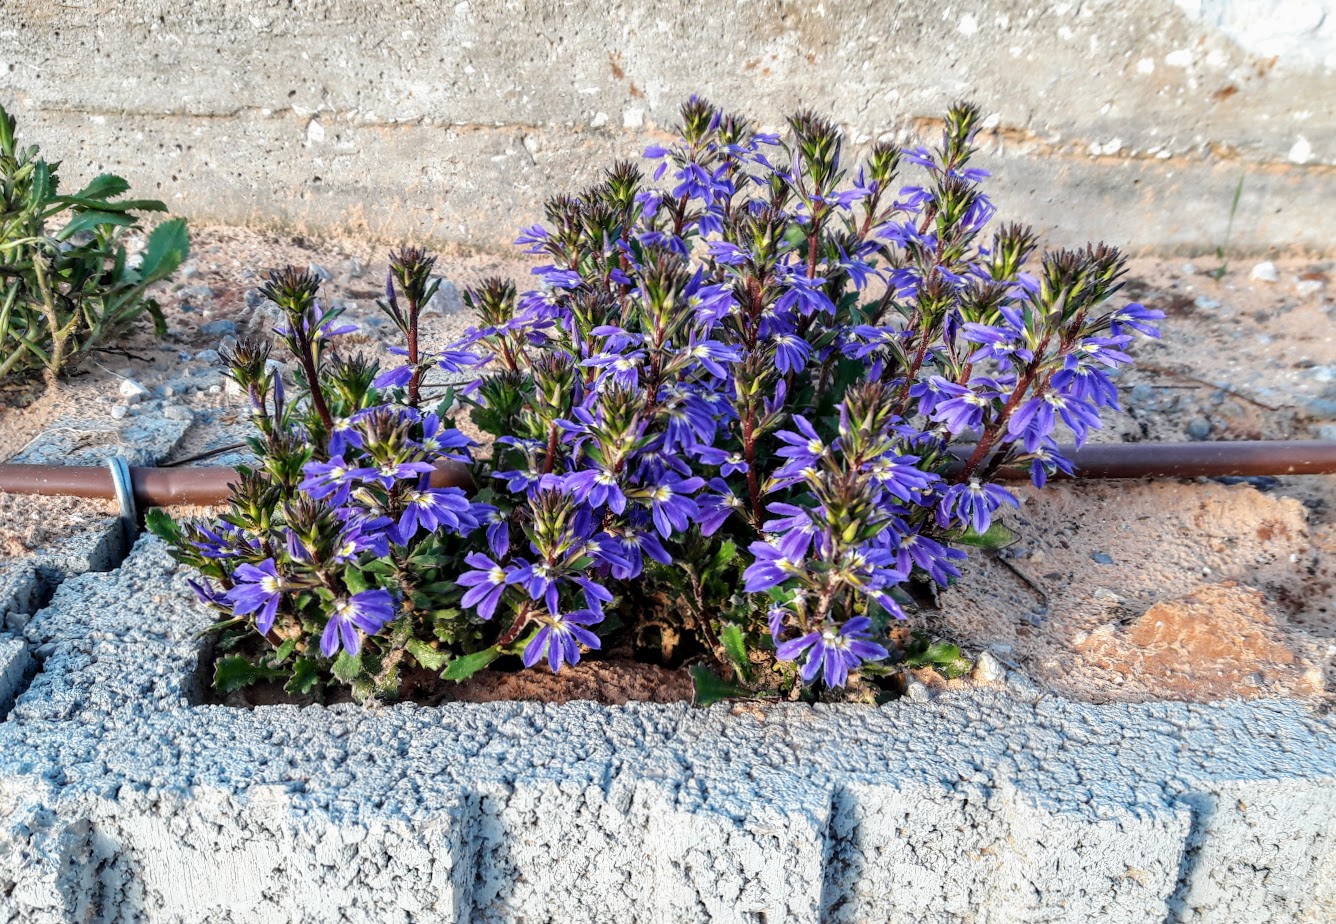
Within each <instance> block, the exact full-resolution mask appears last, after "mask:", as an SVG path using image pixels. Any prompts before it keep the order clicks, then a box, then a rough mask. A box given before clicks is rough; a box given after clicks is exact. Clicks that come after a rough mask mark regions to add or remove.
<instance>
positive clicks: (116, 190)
mask: <svg viewBox="0 0 1336 924" xmlns="http://www.w3.org/2000/svg"><path fill="white" fill-rule="evenodd" d="M129 189H130V184H129V183H128V182H126V181H125V180H124V179H122V178H121V177H118V176H116V175H114V174H111V173H104V174H102V175H101V176H98V177H96V178H95V179H94V180H93V182H91V183H89V184H88V185H87V186H85V187H84V188H83V189H81V190H79V191H78V192H77V193H75V194H74V195H73V196H71V197H70V198H73V199H110V198H111V197H112V196H119V195H120V194H121V193H123V192H127V191H128V190H129Z"/></svg>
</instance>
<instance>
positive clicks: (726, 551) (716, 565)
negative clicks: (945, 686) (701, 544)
mask: <svg viewBox="0 0 1336 924" xmlns="http://www.w3.org/2000/svg"><path fill="white" fill-rule="evenodd" d="M737 557H738V546H737V543H736V542H734V541H733V540H732V539H725V540H724V541H723V543H722V544H721V545H720V546H719V551H717V552H715V553H714V558H713V559H712V560H711V561H710V565H709V567H708V568H706V569H705V570H706V571H722V570H723V569H724V568H725V567H726V566H727V565H728V564H729V563H730V562H731V561H733V559H735V558H737Z"/></svg>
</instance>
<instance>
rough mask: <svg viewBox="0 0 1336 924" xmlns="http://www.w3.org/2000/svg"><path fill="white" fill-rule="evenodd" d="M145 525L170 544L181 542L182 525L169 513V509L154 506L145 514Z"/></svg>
mask: <svg viewBox="0 0 1336 924" xmlns="http://www.w3.org/2000/svg"><path fill="white" fill-rule="evenodd" d="M144 525H145V526H147V527H148V531H149V532H151V533H152V534H153V535H155V536H157V537H158V538H159V539H161V540H162V541H163V542H165V543H167V544H168V545H179V544H180V543H181V527H180V526H178V525H177V524H176V521H175V520H173V519H172V518H171V516H169V515H168V513H167V511H165V510H162V509H161V508H159V507H154V508H152V509H151V510H149V512H148V513H146V514H144Z"/></svg>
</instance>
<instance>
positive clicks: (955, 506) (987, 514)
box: [937, 479, 1021, 536]
mask: <svg viewBox="0 0 1336 924" xmlns="http://www.w3.org/2000/svg"><path fill="white" fill-rule="evenodd" d="M1003 504H1010V505H1011V506H1013V507H1019V506H1020V505H1021V502H1020V501H1018V500H1017V499H1016V496H1015V495H1014V494H1012V493H1011V492H1010V491H1008V490H1007V489H1006V488H1001V487H998V486H997V485H995V484H980V483H979V482H978V481H975V480H973V479H971V480H970V481H969V483H967V484H953V485H952V486H951V487H949V488H947V489H946V493H945V494H943V495H942V499H941V500H940V501H938V503H937V522H938V523H939V524H940V525H941V526H942V527H944V528H945V527H947V526H949V525H950V524H951V523H952V522H953V521H955V522H958V523H960V524H961V525H962V526H968V527H970V528H971V529H972V530H974V532H975V533H977V534H979V535H981V536H982V535H983V534H984V533H986V532H988V527H989V526H991V525H992V522H993V514H994V513H995V512H996V511H997V508H999V507H1001V506H1002V505H1003Z"/></svg>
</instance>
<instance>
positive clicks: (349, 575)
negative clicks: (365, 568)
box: [343, 568, 370, 594]
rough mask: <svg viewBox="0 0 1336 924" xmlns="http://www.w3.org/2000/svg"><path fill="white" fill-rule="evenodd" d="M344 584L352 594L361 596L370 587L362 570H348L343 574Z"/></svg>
mask: <svg viewBox="0 0 1336 924" xmlns="http://www.w3.org/2000/svg"><path fill="white" fill-rule="evenodd" d="M343 583H344V585H345V586H347V588H348V593H350V594H360V593H361V592H362V591H364V590H366V589H367V587H368V586H370V585H368V584H367V579H366V575H365V574H363V573H362V571H361V569H360V568H348V569H346V570H345V571H344V572H343Z"/></svg>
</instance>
